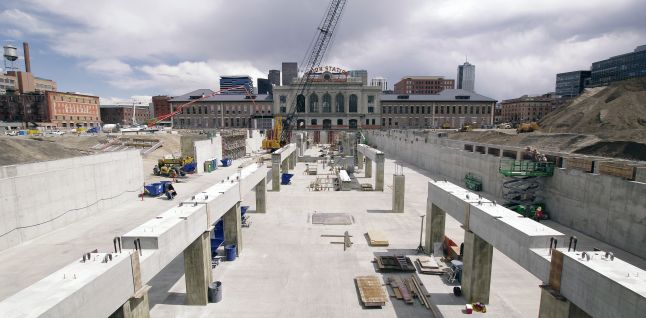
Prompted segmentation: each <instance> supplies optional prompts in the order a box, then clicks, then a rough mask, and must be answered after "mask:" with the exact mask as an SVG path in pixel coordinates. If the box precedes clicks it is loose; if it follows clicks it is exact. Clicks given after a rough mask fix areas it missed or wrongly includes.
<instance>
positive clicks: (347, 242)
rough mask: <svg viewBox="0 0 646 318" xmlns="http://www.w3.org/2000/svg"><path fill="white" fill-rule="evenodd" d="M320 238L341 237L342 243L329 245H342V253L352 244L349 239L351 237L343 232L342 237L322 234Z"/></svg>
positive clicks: (346, 232)
mask: <svg viewBox="0 0 646 318" xmlns="http://www.w3.org/2000/svg"><path fill="white" fill-rule="evenodd" d="M321 237H342V238H343V242H330V244H343V251H344V252H345V250H347V249H348V248H350V247H351V246H352V244H354V243H353V242H352V240H350V238H351V237H352V235H350V234H349V233H348V231H345V233H344V234H343V235H334V234H322V235H321Z"/></svg>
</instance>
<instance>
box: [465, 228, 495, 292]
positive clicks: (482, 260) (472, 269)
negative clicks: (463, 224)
mask: <svg viewBox="0 0 646 318" xmlns="http://www.w3.org/2000/svg"><path fill="white" fill-rule="evenodd" d="M492 257H493V246H491V244H489V243H487V242H486V241H485V240H483V239H482V238H480V237H479V236H477V235H475V234H474V233H473V232H471V231H465V232H464V255H463V257H462V261H463V262H464V269H463V271H462V292H463V293H464V298H465V299H466V300H467V302H468V303H475V302H481V303H484V304H488V303H489V287H490V285H491V259H492Z"/></svg>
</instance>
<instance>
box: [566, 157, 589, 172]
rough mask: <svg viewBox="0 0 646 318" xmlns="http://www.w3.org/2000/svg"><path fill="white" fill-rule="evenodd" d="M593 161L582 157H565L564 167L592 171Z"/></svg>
mask: <svg viewBox="0 0 646 318" xmlns="http://www.w3.org/2000/svg"><path fill="white" fill-rule="evenodd" d="M593 163H594V161H592V160H590V159H584V158H567V160H566V163H565V165H566V166H565V167H566V168H567V169H576V170H581V171H585V172H592V171H593V168H592V166H593Z"/></svg>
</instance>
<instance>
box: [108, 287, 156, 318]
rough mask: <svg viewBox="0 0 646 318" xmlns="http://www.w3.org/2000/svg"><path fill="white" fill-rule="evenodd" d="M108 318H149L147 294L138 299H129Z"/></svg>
mask: <svg viewBox="0 0 646 318" xmlns="http://www.w3.org/2000/svg"><path fill="white" fill-rule="evenodd" d="M110 318H150V305H149V304H148V292H145V293H144V294H143V295H142V296H141V297H140V298H134V297H132V298H130V299H128V301H126V303H125V304H123V305H122V306H121V307H119V309H117V310H116V311H115V312H114V313H112V315H110Z"/></svg>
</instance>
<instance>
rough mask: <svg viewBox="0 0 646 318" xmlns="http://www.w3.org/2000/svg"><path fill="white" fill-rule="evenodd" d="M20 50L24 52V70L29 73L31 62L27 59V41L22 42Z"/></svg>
mask: <svg viewBox="0 0 646 318" xmlns="http://www.w3.org/2000/svg"><path fill="white" fill-rule="evenodd" d="M22 50H23V51H24V52H25V72H27V73H31V62H30V61H29V43H27V42H22Z"/></svg>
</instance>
